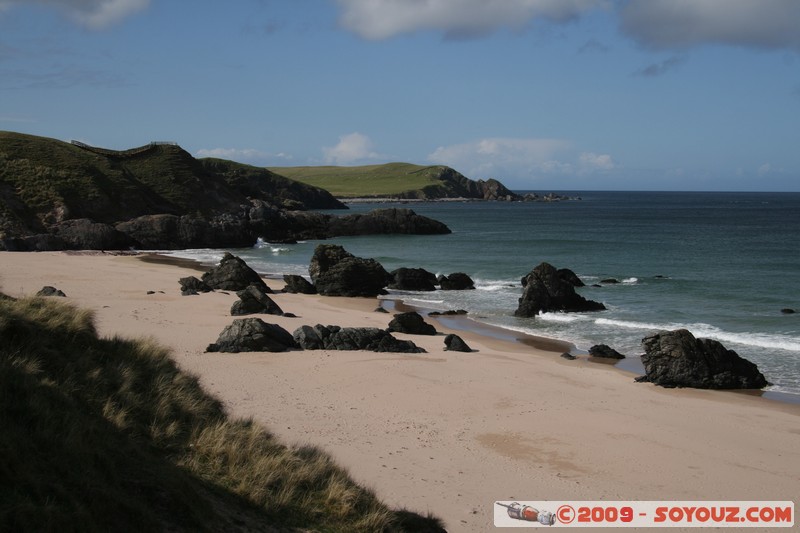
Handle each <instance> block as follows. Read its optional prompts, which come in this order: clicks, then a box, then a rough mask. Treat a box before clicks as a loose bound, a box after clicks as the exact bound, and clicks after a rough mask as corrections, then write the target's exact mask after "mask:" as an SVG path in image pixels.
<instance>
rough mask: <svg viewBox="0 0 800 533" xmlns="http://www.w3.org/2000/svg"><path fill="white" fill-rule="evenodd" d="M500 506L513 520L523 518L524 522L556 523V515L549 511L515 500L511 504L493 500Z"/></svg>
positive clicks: (549, 524) (546, 524)
mask: <svg viewBox="0 0 800 533" xmlns="http://www.w3.org/2000/svg"><path fill="white" fill-rule="evenodd" d="M495 503H496V504H497V505H499V506H500V507H505V508H506V510H507V512H508V516H510V517H511V518H513V519H515V520H524V521H525V522H539V523H540V524H543V525H545V526H552V525H553V524H555V523H556V517H555V515H554V514H553V513H551V512H550V511H540V510H539V509H535V508H533V507H531V506H529V505H521V504H519V503H517V502H514V503H512V504H511V505H506V504H504V503H500V502H495Z"/></svg>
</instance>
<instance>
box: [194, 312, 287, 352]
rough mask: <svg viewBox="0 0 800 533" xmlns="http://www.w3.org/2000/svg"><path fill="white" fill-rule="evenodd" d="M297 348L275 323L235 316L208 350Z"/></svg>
mask: <svg viewBox="0 0 800 533" xmlns="http://www.w3.org/2000/svg"><path fill="white" fill-rule="evenodd" d="M291 348H297V343H296V342H295V340H294V338H293V337H292V335H291V334H290V333H289V332H288V331H286V330H285V329H283V328H282V327H280V326H278V325H276V324H268V323H266V322H264V321H263V320H261V319H260V318H237V319H235V320H234V321H233V324H231V325H230V326H227V327H226V328H225V329H224V330H222V333H220V335H219V338H218V339H217V342H215V343H214V344H210V345H209V346H208V348H206V351H208V352H230V353H239V352H285V351H286V350H289V349H291Z"/></svg>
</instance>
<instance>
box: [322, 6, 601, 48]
mask: <svg viewBox="0 0 800 533" xmlns="http://www.w3.org/2000/svg"><path fill="white" fill-rule="evenodd" d="M337 2H338V4H339V5H340V6H341V8H342V13H341V16H340V18H339V23H340V25H341V26H342V27H344V28H346V29H348V30H350V31H353V32H354V33H356V34H357V35H359V36H361V37H363V38H364V39H369V40H381V39H388V38H391V37H395V36H398V35H402V34H406V33H414V32H417V31H425V30H432V31H440V32H442V33H443V34H444V36H445V37H446V38H456V39H458V38H462V39H463V38H470V37H478V36H483V35H487V34H490V33H492V32H494V31H496V30H499V29H501V28H509V29H512V30H521V29H523V28H524V27H525V26H527V25H528V24H530V22H531V21H532V20H533V19H536V18H543V19H547V20H550V21H552V22H557V23H564V22H569V21H571V20H574V19H576V18H578V17H579V16H580V15H581V14H583V13H584V12H586V11H588V10H590V9H592V8H597V7H602V6H604V5H606V4H607V1H606V0H413V1H412V0H337Z"/></svg>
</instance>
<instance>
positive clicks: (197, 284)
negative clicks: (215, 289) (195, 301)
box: [178, 276, 211, 296]
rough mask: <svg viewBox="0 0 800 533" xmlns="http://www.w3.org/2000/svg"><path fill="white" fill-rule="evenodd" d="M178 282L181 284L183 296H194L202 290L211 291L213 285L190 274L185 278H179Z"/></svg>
mask: <svg viewBox="0 0 800 533" xmlns="http://www.w3.org/2000/svg"><path fill="white" fill-rule="evenodd" d="M178 283H180V284H181V294H182V295H183V296H194V295H196V294H199V293H201V292H210V291H211V287H209V286H208V285H206V284H205V283H203V281H202V280H200V279H198V278H196V277H194V276H188V277H185V278H181V279H179V280H178Z"/></svg>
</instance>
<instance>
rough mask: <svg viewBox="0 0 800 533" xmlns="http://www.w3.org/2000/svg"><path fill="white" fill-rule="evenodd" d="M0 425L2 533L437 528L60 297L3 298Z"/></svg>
mask: <svg viewBox="0 0 800 533" xmlns="http://www.w3.org/2000/svg"><path fill="white" fill-rule="evenodd" d="M0 428H2V431H0V453H1V454H2V458H3V460H2V461H0V531H85V532H92V531H123V532H124V531H132V532H133V531H136V532H138V531H175V532H181V531H193V532H194V531H331V532H336V531H342V532H345V531H347V532H350V531H365V532H366V531H369V532H373V531H440V530H441V529H440V526H439V522H438V520H436V519H434V518H431V517H422V516H420V515H417V514H415V513H411V512H408V511H403V510H394V509H390V508H389V507H387V506H386V505H384V504H383V503H381V502H380V501H378V499H377V498H376V497H375V495H374V494H373V493H372V492H370V491H369V490H367V489H364V488H362V487H360V486H359V485H357V484H356V483H355V482H353V481H352V480H351V479H350V478H349V476H348V475H347V473H346V472H344V471H343V470H342V469H341V468H339V467H338V466H337V465H335V464H334V463H333V461H332V460H331V459H330V457H328V456H327V455H326V454H324V453H323V452H321V451H320V450H318V449H314V448H309V447H304V448H287V447H286V446H284V445H283V444H281V443H279V442H277V441H276V439H275V438H273V437H272V436H271V435H270V434H269V432H268V431H267V430H266V429H264V428H263V427H260V426H259V425H258V424H256V423H254V422H252V421H251V420H237V419H232V418H230V417H229V416H227V415H226V413H225V411H224V409H223V407H222V405H221V403H220V402H219V401H218V400H217V399H216V398H213V397H211V396H210V395H208V394H207V393H206V392H205V391H203V389H202V388H201V387H200V385H199V383H198V380H197V378H195V377H194V376H191V375H189V374H186V373H184V372H182V371H181V370H180V369H178V367H177V366H176V364H175V363H174V362H173V361H172V359H171V358H170V356H169V354H168V352H167V351H166V350H165V349H164V348H162V347H160V346H158V345H156V344H155V343H154V342H153V341H141V340H139V341H131V340H126V339H121V338H111V339H109V338H100V337H98V335H97V332H96V330H95V326H94V323H93V317H92V313H91V312H89V311H86V310H80V309H76V308H74V307H72V306H69V305H66V304H64V303H62V302H58V301H55V299H47V298H32V299H23V300H13V299H10V298H8V297H5V296H3V295H2V294H0Z"/></svg>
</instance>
